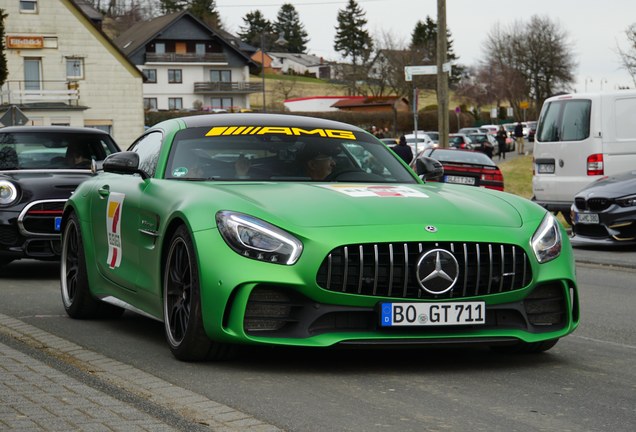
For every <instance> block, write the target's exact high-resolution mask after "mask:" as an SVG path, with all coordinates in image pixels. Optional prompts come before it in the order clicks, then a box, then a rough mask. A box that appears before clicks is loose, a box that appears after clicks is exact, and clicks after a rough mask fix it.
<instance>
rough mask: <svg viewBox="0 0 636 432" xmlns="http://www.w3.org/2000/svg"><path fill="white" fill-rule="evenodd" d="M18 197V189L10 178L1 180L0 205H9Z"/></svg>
mask: <svg viewBox="0 0 636 432" xmlns="http://www.w3.org/2000/svg"><path fill="white" fill-rule="evenodd" d="M17 198H18V189H17V188H16V187H15V185H14V184H13V183H11V182H10V181H8V180H0V205H8V204H11V203H12V202H14V201H15V200H16V199H17Z"/></svg>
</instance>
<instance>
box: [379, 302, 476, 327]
mask: <svg viewBox="0 0 636 432" xmlns="http://www.w3.org/2000/svg"><path fill="white" fill-rule="evenodd" d="M485 323H486V305H485V303H484V302H447V303H381V304H380V325H381V326H382V327H396V326H449V325H475V324H485Z"/></svg>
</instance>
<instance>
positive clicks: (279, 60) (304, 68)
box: [267, 51, 333, 80]
mask: <svg viewBox="0 0 636 432" xmlns="http://www.w3.org/2000/svg"><path fill="white" fill-rule="evenodd" d="M267 54H268V55H269V56H270V57H271V58H272V64H271V67H272V68H274V69H279V70H281V71H282V72H283V73H284V74H286V75H289V74H295V75H313V76H314V77H315V78H320V79H325V80H328V79H331V78H333V76H332V75H333V73H332V70H331V65H330V64H328V63H325V61H324V59H323V58H322V57H318V56H315V55H311V54H297V53H285V52H270V51H268V52H267Z"/></svg>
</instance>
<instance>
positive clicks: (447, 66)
mask: <svg viewBox="0 0 636 432" xmlns="http://www.w3.org/2000/svg"><path fill="white" fill-rule="evenodd" d="M442 72H446V73H449V74H450V73H451V63H450V62H449V63H444V65H443V66H442ZM413 75H437V66H436V65H429V66H404V80H405V81H413Z"/></svg>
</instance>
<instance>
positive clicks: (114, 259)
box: [106, 192, 126, 269]
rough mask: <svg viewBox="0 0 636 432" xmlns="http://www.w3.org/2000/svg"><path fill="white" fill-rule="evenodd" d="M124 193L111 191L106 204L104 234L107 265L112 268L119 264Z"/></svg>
mask: <svg viewBox="0 0 636 432" xmlns="http://www.w3.org/2000/svg"><path fill="white" fill-rule="evenodd" d="M125 196H126V195H124V194H123V193H119V192H111V193H110V195H109V196H108V205H107V206H106V235H108V261H107V264H108V267H110V268H111V269H114V268H115V267H119V265H120V264H121V254H122V251H121V210H122V207H123V205H124V197H125Z"/></svg>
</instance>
